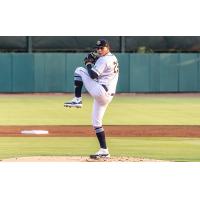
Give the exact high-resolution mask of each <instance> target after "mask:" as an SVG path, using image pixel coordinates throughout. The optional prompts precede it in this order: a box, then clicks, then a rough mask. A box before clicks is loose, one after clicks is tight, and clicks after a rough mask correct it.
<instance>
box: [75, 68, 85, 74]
mask: <svg viewBox="0 0 200 200" xmlns="http://www.w3.org/2000/svg"><path fill="white" fill-rule="evenodd" d="M84 71H86V69H85V68H84V67H77V68H76V70H75V72H74V74H78V75H81V73H82V72H84Z"/></svg>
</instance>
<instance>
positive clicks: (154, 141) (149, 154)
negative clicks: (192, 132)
mask: <svg viewBox="0 0 200 200" xmlns="http://www.w3.org/2000/svg"><path fill="white" fill-rule="evenodd" d="M107 142H108V146H109V149H110V153H111V155H112V156H130V157H140V158H151V159H158V160H168V161H200V138H175V137H173V138H172V137H125V138H121V137H120V138H118V137H109V138H107ZM97 148H98V143H97V139H96V138H95V137H1V138H0V159H5V158H11V157H24V156H88V155H89V154H91V153H94V152H95V151H96V150H97Z"/></svg>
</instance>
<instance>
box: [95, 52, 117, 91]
mask: <svg viewBox="0 0 200 200" xmlns="http://www.w3.org/2000/svg"><path fill="white" fill-rule="evenodd" d="M92 70H93V71H94V72H96V73H97V74H98V79H97V81H98V82H99V83H100V84H103V85H105V86H106V87H107V88H108V91H109V92H110V93H115V91H116V86H117V81H118V77H119V64H118V61H117V58H116V57H115V55H113V54H112V53H110V52H109V53H108V54H106V55H105V56H102V57H100V58H99V59H98V60H97V61H96V63H95V65H94V66H93V67H92Z"/></svg>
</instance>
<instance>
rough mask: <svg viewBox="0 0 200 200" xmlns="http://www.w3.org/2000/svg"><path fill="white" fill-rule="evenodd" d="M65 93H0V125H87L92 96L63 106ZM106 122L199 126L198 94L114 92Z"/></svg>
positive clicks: (199, 108)
mask: <svg viewBox="0 0 200 200" xmlns="http://www.w3.org/2000/svg"><path fill="white" fill-rule="evenodd" d="M72 96H73V95H72V94H67V95H53V94H52V95H49V94H48V95H1V96H0V112H1V114H0V125H90V124H91V112H92V101H93V100H92V98H91V97H90V96H88V95H85V94H83V108H82V109H76V108H71V109H70V108H64V107H63V103H64V102H65V101H67V100H70V99H71V98H72ZM104 124H105V125H115V124H116V125H200V97H191V96H190V97H187V96H177V95H176V96H165V95H163V96H162V95H161V96H160V95H154V96H153V95H129V96H126V95H116V96H115V97H114V99H113V101H112V102H111V104H110V105H109V107H108V109H107V111H106V114H105V117H104Z"/></svg>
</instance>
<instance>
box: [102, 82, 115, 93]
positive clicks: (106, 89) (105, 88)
mask: <svg viewBox="0 0 200 200" xmlns="http://www.w3.org/2000/svg"><path fill="white" fill-rule="evenodd" d="M102 87H103V88H104V90H105V91H106V92H108V88H107V87H106V86H105V85H103V84H102ZM110 96H114V93H111V94H110Z"/></svg>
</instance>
